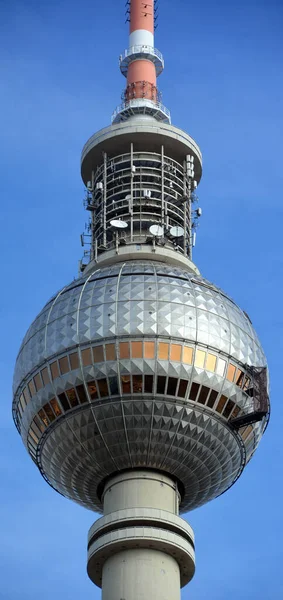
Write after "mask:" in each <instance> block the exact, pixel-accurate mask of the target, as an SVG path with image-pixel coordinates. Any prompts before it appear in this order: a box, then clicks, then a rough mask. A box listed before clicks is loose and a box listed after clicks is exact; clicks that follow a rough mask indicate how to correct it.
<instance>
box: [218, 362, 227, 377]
mask: <svg viewBox="0 0 283 600" xmlns="http://www.w3.org/2000/svg"><path fill="white" fill-rule="evenodd" d="M225 367H226V360H223V359H222V358H218V361H217V367H216V373H217V375H220V377H224V373H225Z"/></svg>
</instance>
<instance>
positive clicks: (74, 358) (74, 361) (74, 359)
mask: <svg viewBox="0 0 283 600" xmlns="http://www.w3.org/2000/svg"><path fill="white" fill-rule="evenodd" d="M69 359H70V365H71V369H72V371H73V370H74V369H78V368H79V357H78V353H77V352H72V354H70V355H69Z"/></svg>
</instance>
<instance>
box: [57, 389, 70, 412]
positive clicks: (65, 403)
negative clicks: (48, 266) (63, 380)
mask: <svg viewBox="0 0 283 600" xmlns="http://www.w3.org/2000/svg"><path fill="white" fill-rule="evenodd" d="M58 398H59V400H60V404H61V406H62V407H63V409H64V411H65V412H67V411H68V410H70V405H69V402H68V400H67V398H66V396H65V394H64V392H62V394H58Z"/></svg>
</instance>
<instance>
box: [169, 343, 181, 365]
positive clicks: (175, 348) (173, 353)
mask: <svg viewBox="0 0 283 600" xmlns="http://www.w3.org/2000/svg"><path fill="white" fill-rule="evenodd" d="M181 353H182V346H181V344H171V348H170V360H177V361H178V362H180V360H181Z"/></svg>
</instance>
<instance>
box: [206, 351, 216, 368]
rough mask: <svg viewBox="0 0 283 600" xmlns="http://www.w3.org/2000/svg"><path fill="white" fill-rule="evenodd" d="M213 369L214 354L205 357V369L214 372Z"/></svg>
mask: <svg viewBox="0 0 283 600" xmlns="http://www.w3.org/2000/svg"><path fill="white" fill-rule="evenodd" d="M215 367H216V356H215V355H214V354H209V353H208V354H207V357H206V369H207V370H208V371H212V372H214V371H215Z"/></svg>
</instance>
